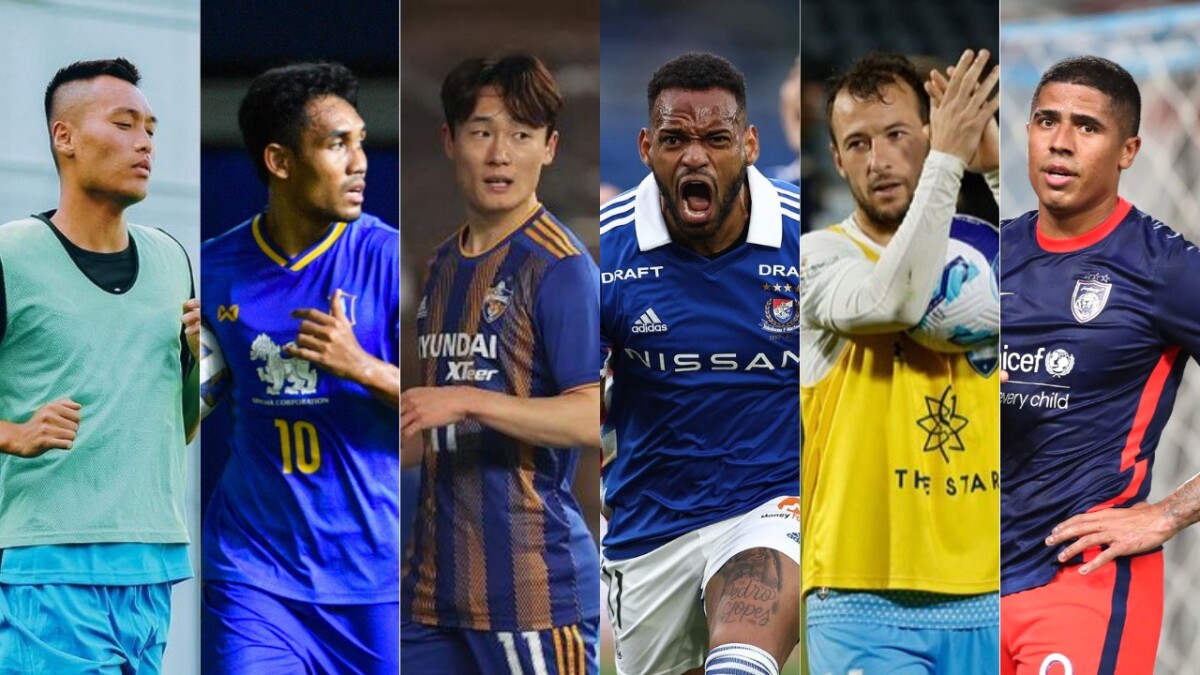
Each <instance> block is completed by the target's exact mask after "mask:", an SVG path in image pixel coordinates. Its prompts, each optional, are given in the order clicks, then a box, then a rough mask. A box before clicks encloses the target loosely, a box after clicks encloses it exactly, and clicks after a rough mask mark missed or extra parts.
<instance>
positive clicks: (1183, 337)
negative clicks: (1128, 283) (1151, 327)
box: [1153, 245, 1200, 361]
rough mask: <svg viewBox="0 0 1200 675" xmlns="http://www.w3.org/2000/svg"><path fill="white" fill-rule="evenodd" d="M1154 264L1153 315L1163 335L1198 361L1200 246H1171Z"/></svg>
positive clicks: (1199, 344)
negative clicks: (1199, 248) (1162, 257)
mask: <svg viewBox="0 0 1200 675" xmlns="http://www.w3.org/2000/svg"><path fill="white" fill-rule="evenodd" d="M1164 257H1165V259H1164V260H1161V261H1160V262H1159V263H1158V265H1157V266H1156V268H1155V279H1154V314H1153V316H1154V319H1155V322H1156V323H1157V325H1158V330H1159V332H1160V333H1161V334H1162V336H1163V337H1164V338H1165V339H1166V340H1167V342H1169V343H1171V344H1176V345H1179V347H1180V348H1181V349H1182V350H1183V351H1185V352H1187V354H1188V355H1189V356H1191V357H1192V358H1193V359H1196V360H1198V361H1200V282H1197V279H1200V250H1197V248H1196V247H1195V246H1191V245H1181V246H1174V247H1172V248H1171V250H1170V251H1169V252H1168V253H1167V254H1166V256H1164Z"/></svg>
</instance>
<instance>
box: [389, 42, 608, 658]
mask: <svg viewBox="0 0 1200 675" xmlns="http://www.w3.org/2000/svg"><path fill="white" fill-rule="evenodd" d="M441 95H442V109H443V112H444V113H445V124H443V126H442V131H441V135H442V144H443V146H444V148H445V152H446V156H447V157H448V158H449V159H450V160H451V161H452V162H453V164H454V174H455V182H456V183H457V186H458V190H459V192H460V193H461V195H462V197H463V200H464V201H465V202H466V211H467V217H466V222H465V224H464V225H463V226H462V227H461V228H460V229H459V230H458V231H457V232H455V233H454V235H453V236H452V237H450V238H449V239H447V240H446V241H445V242H444V243H443V244H442V245H441V246H439V247H438V249H437V250H436V251H435V252H434V254H433V258H432V260H431V262H430V266H429V276H428V279H427V281H426V285H425V292H424V295H423V296H422V299H421V304H420V307H419V308H418V309H417V324H418V332H419V335H418V349H419V354H418V356H419V358H420V360H421V369H422V378H423V380H424V385H425V386H422V387H416V388H412V389H408V390H406V391H405V392H404V395H403V398H402V404H401V424H402V431H403V434H404V437H405V440H406V441H407V440H415V439H416V437H417V436H418V435H420V434H422V433H424V437H425V444H424V445H425V449H424V453H423V458H422V463H421V467H422V471H421V489H420V490H421V491H420V497H419V502H418V509H419V513H418V516H417V519H416V523H417V524H416V526H415V527H414V533H413V539H412V542H411V543H410V545H409V548H408V551H407V553H406V557H405V562H404V570H403V573H402V577H403V581H402V588H403V593H402V597H403V600H402V606H403V612H404V623H403V626H402V630H401V645H402V652H403V657H402V665H403V666H404V669H405V671H406V672H408V671H410V670H411V672H414V673H434V672H439V673H512V674H520V673H538V674H541V675H545V674H547V673H554V674H556V675H575V674H578V675H585V674H586V675H595V674H596V673H597V672H598V669H599V666H598V660H597V653H596V649H597V634H598V631H599V624H600V605H599V597H598V596H599V593H598V590H597V589H598V588H599V585H600V576H599V560H598V556H597V554H596V548H595V544H594V543H593V540H592V536H591V534H590V533H589V530H588V528H587V526H586V524H585V523H584V520H583V517H582V515H581V513H580V508H579V505H578V503H577V502H576V500H575V498H574V496H573V495H572V494H571V480H572V478H573V477H574V475H575V467H576V464H577V463H578V461H579V459H580V454H581V453H580V451H578V450H576V448H593V449H594V448H599V446H600V434H599V409H600V385H599V374H600V359H599V357H598V356H597V355H598V353H599V338H598V335H599V332H598V329H597V326H596V321H597V317H598V314H599V312H598V308H597V302H598V295H599V288H598V287H599V278H598V277H599V274H598V270H597V268H596V265H595V263H593V262H592V259H591V257H590V256H589V255H588V253H587V249H586V248H585V247H584V245H583V244H582V243H580V241H579V240H578V239H576V238H575V236H574V235H573V234H572V233H571V232H570V231H569V230H567V228H565V227H564V226H563V225H562V223H560V222H559V221H558V219H556V218H555V217H554V216H553V215H551V214H550V212H549V211H547V210H546V207H545V206H543V205H542V204H541V203H540V202H539V201H538V198H537V193H536V190H537V186H538V181H539V179H540V177H541V172H542V169H543V168H544V167H546V166H548V165H549V164H550V163H551V161H553V159H554V153H555V150H556V149H557V147H558V132H557V131H556V129H555V127H556V122H557V118H558V111H559V107H560V105H561V102H562V101H561V98H560V96H559V93H558V87H557V85H556V84H555V82H554V79H553V77H552V76H551V75H550V72H549V71H548V70H547V69H546V67H545V66H544V65H543V64H542V62H541V61H539V60H538V59H537V58H535V57H532V56H526V55H520V54H517V55H510V56H506V57H504V58H500V59H480V58H474V59H468V60H466V61H463V62H462V63H460V64H459V65H458V66H456V67H455V68H454V69H453V70H451V71H450V73H449V74H448V75H447V76H446V79H445V80H444V81H443V83H442V92H441ZM583 457H584V460H585V461H588V459H587V458H588V457H590V458H591V461H597V460H598V458H597V457H596V456H595V455H594V454H589V455H584V456H583Z"/></svg>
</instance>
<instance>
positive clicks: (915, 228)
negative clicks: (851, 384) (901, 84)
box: [801, 50, 999, 334]
mask: <svg viewBox="0 0 1200 675" xmlns="http://www.w3.org/2000/svg"><path fill="white" fill-rule="evenodd" d="M987 57H988V53H987V51H986V50H985V51H982V52H980V54H979V55H978V56H977V57H976V56H975V55H974V54H973V53H972V52H969V51H968V52H964V53H963V56H962V58H961V59H960V60H959V63H958V66H957V67H956V69H955V71H954V74H953V75H952V76H951V77H950V79H949V81H948V82H947V83H946V86H945V89H944V91H943V92H942V95H941V97H940V98H939V99H938V100H936V101H935V102H933V103H932V104H931V111H930V123H929V128H930V148H931V150H930V153H929V156H928V157H926V159H925V165H924V167H923V168H922V171H921V177H920V178H919V179H918V182H917V188H916V191H915V192H914V194H913V199H912V202H911V204H910V206H909V209H908V212H907V213H906V214H905V216H904V219H903V221H902V222H901V224H900V226H899V228H897V230H896V233H895V235H894V236H893V237H892V239H891V241H890V242H889V243H888V245H887V247H886V248H885V249H884V250H883V253H881V254H880V256H879V260H878V261H877V262H875V263H871V262H869V261H867V260H863V259H861V258H860V257H858V256H850V257H845V256H834V257H832V258H829V257H822V256H820V255H817V256H814V255H812V253H811V249H809V250H807V251H806V252H805V256H804V258H805V262H804V263H803V269H802V271H801V277H802V278H803V284H804V292H803V293H802V294H801V308H802V311H804V313H805V316H806V318H807V320H808V321H809V322H811V323H813V324H814V325H817V326H820V327H823V328H826V329H828V330H832V331H835V332H839V333H847V334H855V333H887V332H893V331H896V330H903V329H906V328H909V327H911V326H913V325H915V324H916V323H917V322H919V321H920V320H921V317H922V316H923V315H924V312H925V308H926V306H927V305H928V302H929V297H930V295H931V294H932V293H933V289H934V286H935V285H936V283H937V280H938V277H939V276H940V274H941V270H942V267H943V265H942V263H943V261H944V260H945V257H946V245H947V242H948V241H949V237H950V222H951V220H952V219H953V217H954V209H955V203H956V202H957V199H958V188H959V183H960V181H961V179H962V173H963V170H964V169H965V168H966V163H967V160H968V159H970V158H972V157H973V156H974V155H975V154H976V152H977V151H978V149H979V144H980V139H981V138H982V136H983V129H984V127H985V126H986V125H987V124H988V123H989V122H990V120H991V119H992V116H993V115H994V114H995V111H996V108H997V106H998V105H999V100H998V99H990V98H989V96H988V94H989V93H990V92H991V90H992V89H993V88H995V86H996V82H997V81H998V78H999V68H993V69H992V72H991V73H990V74H989V75H988V76H987V77H986V78H984V80H983V84H982V85H979V86H977V85H976V83H978V82H979V79H980V78H979V75H980V73H981V72H982V69H983V66H984V65H985V64H986V62H987ZM801 248H802V249H803V248H804V246H803V244H802V245H801Z"/></svg>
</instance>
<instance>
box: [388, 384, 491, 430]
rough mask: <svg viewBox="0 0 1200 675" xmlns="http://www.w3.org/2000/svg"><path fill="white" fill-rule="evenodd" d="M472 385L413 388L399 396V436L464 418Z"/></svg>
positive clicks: (452, 422) (468, 408) (473, 389)
mask: <svg viewBox="0 0 1200 675" xmlns="http://www.w3.org/2000/svg"><path fill="white" fill-rule="evenodd" d="M477 391H478V390H477V389H475V388H474V387H413V388H412V389H406V390H405V391H404V393H402V394H401V395H400V438H401V439H402V440H403V439H410V438H412V437H413V436H416V435H417V434H419V433H421V432H422V431H425V430H426V429H434V428H436V427H444V426H446V425H449V424H457V423H459V422H461V421H463V420H464V419H466V418H467V415H468V414H469V412H470V402H471V397H472V396H474V395H475V394H476V393H477Z"/></svg>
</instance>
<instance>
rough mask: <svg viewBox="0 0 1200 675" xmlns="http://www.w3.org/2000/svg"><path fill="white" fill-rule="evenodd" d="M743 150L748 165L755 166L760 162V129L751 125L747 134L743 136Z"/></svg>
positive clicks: (747, 128)
mask: <svg viewBox="0 0 1200 675" xmlns="http://www.w3.org/2000/svg"><path fill="white" fill-rule="evenodd" d="M742 150H743V152H745V154H746V163H747V164H753V163H755V162H757V161H758V153H759V150H760V148H759V146H758V127H756V126H754V125H753V124H750V125H748V126H747V127H746V133H744V134H742Z"/></svg>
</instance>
